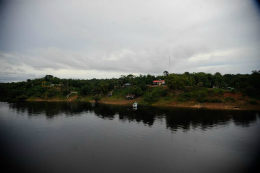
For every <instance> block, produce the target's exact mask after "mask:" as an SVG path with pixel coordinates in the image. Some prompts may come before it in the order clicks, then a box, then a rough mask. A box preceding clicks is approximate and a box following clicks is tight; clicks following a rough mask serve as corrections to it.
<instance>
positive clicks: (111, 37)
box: [0, 0, 260, 81]
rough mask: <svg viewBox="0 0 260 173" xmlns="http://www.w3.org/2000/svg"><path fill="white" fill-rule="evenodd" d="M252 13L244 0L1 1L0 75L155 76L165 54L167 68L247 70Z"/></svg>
mask: <svg viewBox="0 0 260 173" xmlns="http://www.w3.org/2000/svg"><path fill="white" fill-rule="evenodd" d="M259 11H260V10H259V9H258V8H257V6H256V4H254V1H244V0H230V1H226V0H219V1H213V0H209V1H206V2H205V1H202V0H187V1H171V0H164V1H157V0H151V1H149V2H148V1H140V0H138V1H137V0H134V1H127V0H110V1H106V0H95V1H94V0H88V1H76V2H75V1H66V2H64V1H2V3H1V4H0V25H1V27H0V40H1V41H0V62H1V64H0V76H1V79H0V80H2V79H3V80H2V81H8V79H10V81H12V80H14V79H21V80H25V79H27V78H29V77H31V76H35V77H38V76H43V75H45V74H47V73H52V74H53V75H57V76H59V77H67V78H70V77H76V78H93V77H96V78H106V77H119V76H120V74H128V73H134V74H140V73H142V74H148V73H150V74H155V75H159V74H162V72H163V71H164V70H168V69H169V64H168V62H169V56H170V57H171V69H170V72H175V73H182V72H185V71H189V72H197V71H205V72H210V73H215V72H216V71H219V72H221V73H250V72H251V71H252V70H255V69H259V65H260V60H259V57H260V56H259V55H260V51H259V50H258V49H259V47H260V32H259V31H260V20H259V19H260V15H259ZM19 70H20V71H19ZM18 74H19V75H18ZM8 76H9V77H8ZM16 76H17V77H16Z"/></svg>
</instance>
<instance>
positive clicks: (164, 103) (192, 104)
mask: <svg viewBox="0 0 260 173" xmlns="http://www.w3.org/2000/svg"><path fill="white" fill-rule="evenodd" d="M238 95H239V94H232V95H231V94H225V95H224V96H228V97H229V98H230V97H231V96H233V97H232V98H234V100H233V102H229V103H228V102H225V103H210V102H204V103H199V102H196V101H186V102H178V101H176V99H173V98H171V99H169V98H168V97H166V98H163V97H162V98H160V99H159V100H158V101H157V102H155V103H152V104H151V105H149V106H153V107H181V108H194V109H213V110H214V109H218V110H220V109H221V110H260V105H259V104H258V103H257V104H250V102H249V101H248V98H247V99H245V100H242V99H241V98H240V97H237V96H238ZM26 101H29V102H31V101H36V102H76V101H79V102H95V101H94V100H93V99H92V97H91V96H87V97H81V96H78V95H73V96H72V97H70V98H66V97H65V98H52V99H40V98H29V99H27V100H26ZM134 102H138V103H139V106H143V105H142V102H143V97H137V98H135V99H133V100H126V99H124V98H115V97H108V96H103V97H100V100H99V101H98V103H101V104H111V105H122V106H132V104H133V103H134Z"/></svg>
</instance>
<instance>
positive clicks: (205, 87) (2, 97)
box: [0, 71, 260, 105]
mask: <svg viewBox="0 0 260 173" xmlns="http://www.w3.org/2000/svg"><path fill="white" fill-rule="evenodd" d="M156 79H157V80H158V79H162V80H165V82H166V86H162V87H152V86H151V84H152V82H153V80H156ZM126 84H127V85H126ZM0 91H1V92H0V101H24V100H27V99H29V98H35V99H37V98H38V99H43V100H48V99H55V98H59V100H62V99H64V100H66V98H68V96H71V95H73V94H77V95H78V96H79V97H82V98H83V97H86V96H88V97H91V98H92V99H94V100H96V101H98V100H100V99H101V97H102V96H108V94H109V93H111V92H113V98H124V97H125V96H126V95H127V94H135V96H136V97H139V96H142V97H143V100H142V102H141V104H143V105H150V104H152V103H155V102H157V101H158V100H159V99H160V98H165V100H167V99H171V98H176V101H178V102H186V101H189V100H194V101H196V102H212V103H222V102H229V103H232V102H234V98H225V99H222V98H221V96H222V95H223V94H224V92H226V91H229V92H241V93H243V95H244V96H249V97H250V98H252V100H251V101H250V103H251V104H258V102H257V101H255V100H259V96H260V71H253V72H252V74H225V75H221V74H220V73H218V72H217V73H215V74H210V73H203V72H199V73H189V72H185V73H183V74H174V73H172V74H169V73H168V72H167V71H164V72H163V75H161V76H153V75H149V74H148V75H140V76H133V75H131V74H130V75H127V76H123V75H122V76H121V77H120V78H112V79H90V80H83V79H82V80H80V79H60V78H57V77H54V76H52V75H46V76H45V77H43V78H38V79H28V80H27V81H26V82H25V81H24V82H16V83H15V82H11V83H0ZM218 96H219V97H218Z"/></svg>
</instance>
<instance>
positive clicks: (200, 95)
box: [195, 90, 208, 103]
mask: <svg viewBox="0 0 260 173" xmlns="http://www.w3.org/2000/svg"><path fill="white" fill-rule="evenodd" d="M207 96H208V93H207V90H199V91H198V92H196V93H195V97H196V100H197V101H198V102H201V103H203V102H205V101H207V99H206V97H207Z"/></svg>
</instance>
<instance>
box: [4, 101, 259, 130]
mask: <svg viewBox="0 0 260 173" xmlns="http://www.w3.org/2000/svg"><path fill="white" fill-rule="evenodd" d="M9 108H10V109H12V110H15V111H17V114H21V113H27V114H28V116H29V117H31V116H41V115H45V116H46V118H48V119H52V118H54V117H57V116H62V115H65V116H81V115H82V113H84V112H86V113H88V112H90V113H94V114H95V115H96V116H97V117H99V118H102V119H108V120H113V119H115V118H118V119H119V120H120V121H121V122H126V121H129V122H138V123H140V122H142V123H144V124H145V125H148V126H152V125H153V124H154V122H155V121H156V120H160V119H165V121H166V128H168V129H170V130H172V131H177V130H178V129H182V130H183V131H189V130H191V129H197V128H199V129H202V130H206V129H209V128H213V127H217V126H226V125H228V124H229V123H230V122H232V121H233V122H234V124H235V125H236V126H243V127H248V126H250V124H251V123H253V122H255V121H256V120H257V117H259V114H258V113H257V112H255V111H219V110H204V109H176V108H175V109H173V108H154V107H146V108H138V110H137V111H134V110H133V109H132V108H128V107H124V106H115V105H103V104H91V103H84V102H28V103H10V104H9Z"/></svg>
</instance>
